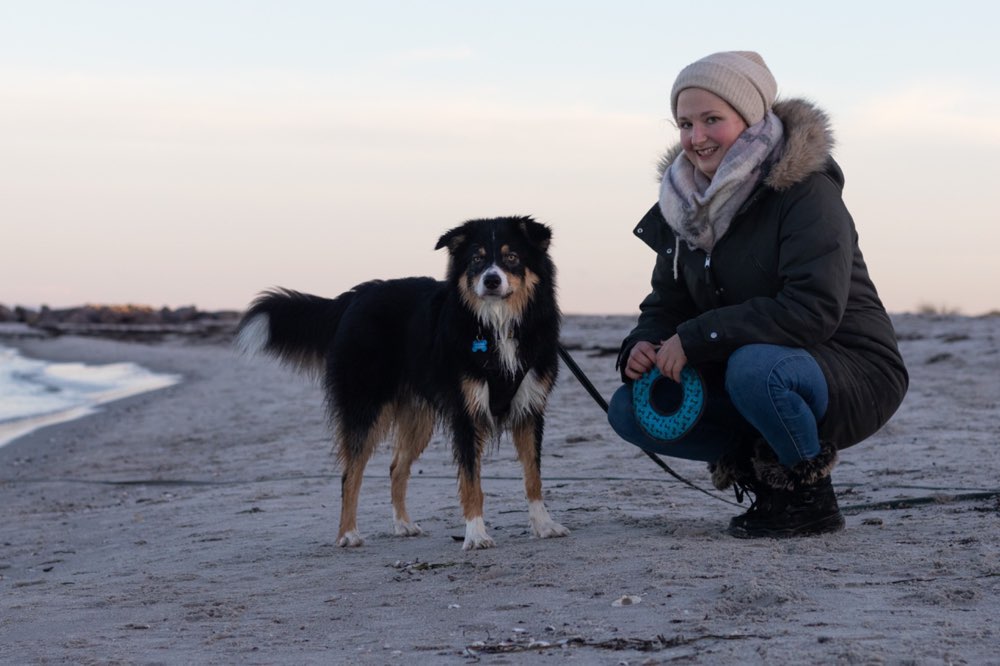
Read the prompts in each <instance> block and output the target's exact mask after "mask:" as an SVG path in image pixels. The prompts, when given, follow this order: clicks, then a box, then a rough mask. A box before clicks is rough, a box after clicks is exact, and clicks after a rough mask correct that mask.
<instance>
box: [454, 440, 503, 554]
mask: <svg viewBox="0 0 1000 666" xmlns="http://www.w3.org/2000/svg"><path fill="white" fill-rule="evenodd" d="M485 437H486V435H485V434H484V433H483V432H477V433H476V462H475V469H474V470H473V472H472V474H470V473H469V470H467V469H466V468H465V466H464V465H463V466H461V467H459V470H458V496H459V499H460V500H461V502H462V513H463V515H464V516H465V541H464V542H463V543H462V550H478V549H480V548H493V547H494V546H496V543H495V542H494V541H493V539H492V538H491V537H490V535H489V534H487V532H486V521H484V520H483V486H482V477H481V470H482V455H483V446H484V443H485Z"/></svg>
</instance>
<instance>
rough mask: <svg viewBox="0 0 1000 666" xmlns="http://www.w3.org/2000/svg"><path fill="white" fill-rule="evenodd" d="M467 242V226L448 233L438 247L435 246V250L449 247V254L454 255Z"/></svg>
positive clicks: (440, 239)
mask: <svg viewBox="0 0 1000 666" xmlns="http://www.w3.org/2000/svg"><path fill="white" fill-rule="evenodd" d="M464 242H465V225H464V224H463V225H462V226H460V227H455V228H454V229H452V230H451V231H446V232H445V233H444V235H442V236H441V238H439V239H438V242H437V245H435V246H434V249H435V250H440V249H441V248H443V247H445V246H446V245H447V246H448V252H451V253H452V254H454V252H455V250H457V249H458V248H459V246H460V245H461V244H462V243H464Z"/></svg>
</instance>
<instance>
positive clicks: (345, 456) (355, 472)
mask: <svg viewBox="0 0 1000 666" xmlns="http://www.w3.org/2000/svg"><path fill="white" fill-rule="evenodd" d="M392 411H393V410H392V408H391V407H386V408H384V409H383V410H382V413H381V414H380V415H379V418H378V420H377V421H376V423H375V424H374V426H373V427H372V428H371V429H369V430H368V432H366V433H346V432H344V431H343V428H340V427H338V428H337V440H338V442H339V445H340V448H339V451H338V457H339V459H340V465H341V469H343V470H344V471H343V475H342V476H341V487H340V529H339V531H338V532H337V545H338V546H344V547H346V546H352V547H354V546H360V545H362V544H364V542H365V541H364V539H363V538H362V537H361V533H360V532H358V496H359V495H360V494H361V481H362V479H363V478H364V473H365V466H366V465H367V464H368V460H369V458H371V456H372V453H374V452H375V447H376V446H377V445H378V443H379V441H381V440H382V439H383V438H384V437H385V434H386V430H387V429H388V424H389V423H391V419H392Z"/></svg>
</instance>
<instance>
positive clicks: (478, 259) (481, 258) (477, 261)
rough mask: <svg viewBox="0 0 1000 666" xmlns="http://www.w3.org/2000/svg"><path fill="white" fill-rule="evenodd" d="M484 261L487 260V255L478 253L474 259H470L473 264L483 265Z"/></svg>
mask: <svg viewBox="0 0 1000 666" xmlns="http://www.w3.org/2000/svg"><path fill="white" fill-rule="evenodd" d="M484 261H486V257H484V256H483V255H481V254H477V255H475V256H474V257H472V260H471V261H470V263H471V264H472V265H473V266H482V265H483V262H484Z"/></svg>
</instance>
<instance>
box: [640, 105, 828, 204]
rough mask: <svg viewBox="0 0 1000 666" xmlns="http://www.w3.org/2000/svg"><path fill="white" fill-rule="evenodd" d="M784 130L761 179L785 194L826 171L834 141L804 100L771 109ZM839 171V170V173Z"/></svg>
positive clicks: (664, 162) (824, 119)
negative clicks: (778, 153) (776, 155)
mask: <svg viewBox="0 0 1000 666" xmlns="http://www.w3.org/2000/svg"><path fill="white" fill-rule="evenodd" d="M772 110H773V111H774V114H775V115H776V116H778V118H780V119H781V122H782V124H783V125H784V128H785V137H784V139H785V145H784V148H783V149H782V154H781V157H780V158H779V160H778V161H777V163H775V165H774V166H773V167H772V168H771V171H770V173H768V175H767V177H766V178H765V179H764V185H766V186H767V187H770V188H772V189H774V190H778V191H781V190H786V189H788V188H789V187H791V186H792V185H794V184H796V183H798V182H801V181H803V180H805V178H806V177H808V176H809V175H811V174H813V173H816V172H818V171H824V170H828V169H829V162H830V158H831V157H832V153H833V146H834V138H833V128H832V127H831V126H830V118H829V116H827V115H826V112H824V111H823V110H822V109H820V108H819V107H817V106H816V105H814V104H813V103H812V102H809V101H806V100H804V99H789V100H781V101H778V102H775V103H774V106H773V107H772ZM683 152H684V150H683V148H682V147H681V144H680V142H678V143H676V144H674V146H673V147H671V148H670V149H669V150H667V152H666V153H664V154H663V157H661V158H660V161H659V162H658V163H657V174H656V176H657V180H658V181H660V180H663V174H664V173H665V172H666V170H667V168H668V167H669V166H670V164H671V163H672V162H673V161H674V160H675V159H677V157H678V156H679V155H680V154H681V153H683ZM838 171H839V170H838Z"/></svg>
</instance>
